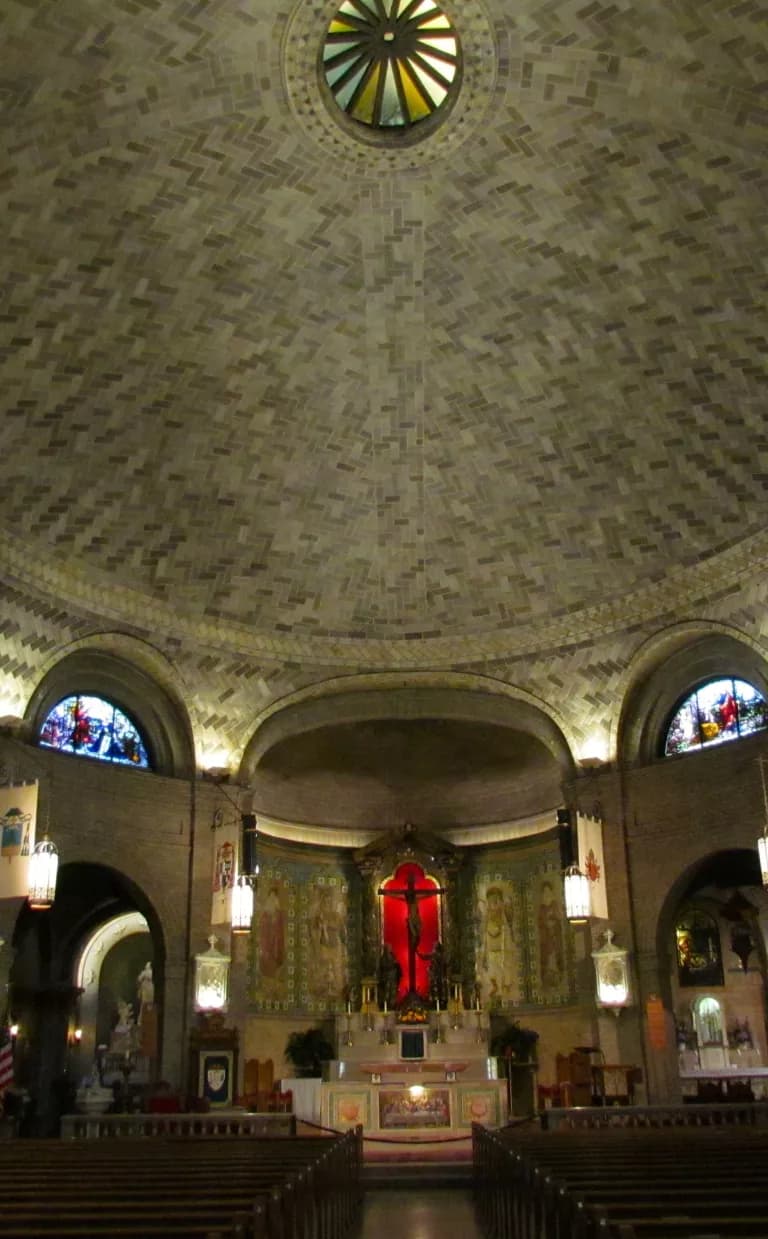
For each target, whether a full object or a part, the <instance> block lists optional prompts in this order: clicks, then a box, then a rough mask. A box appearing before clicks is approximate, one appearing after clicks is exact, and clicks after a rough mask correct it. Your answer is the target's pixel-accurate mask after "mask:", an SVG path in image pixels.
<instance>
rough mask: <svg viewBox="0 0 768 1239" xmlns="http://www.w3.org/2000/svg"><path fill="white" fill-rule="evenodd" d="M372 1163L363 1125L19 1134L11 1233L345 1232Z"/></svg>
mask: <svg viewBox="0 0 768 1239" xmlns="http://www.w3.org/2000/svg"><path fill="white" fill-rule="evenodd" d="M361 1164H362V1132H361V1130H360V1129H358V1130H357V1131H356V1132H350V1133H347V1134H346V1135H344V1136H340V1137H309V1138H303V1137H302V1138H294V1139H292V1140H285V1139H278V1140H274V1141H273V1140H265V1139H259V1138H251V1139H242V1140H237V1141H229V1140H218V1139H195V1140H193V1141H190V1140H187V1139H185V1138H183V1137H182V1138H177V1139H173V1138H167V1139H166V1138H156V1137H153V1138H145V1139H130V1138H121V1139H119V1140H90V1141H84V1140H83V1141H79V1140H78V1141H71V1142H65V1141H45V1140H42V1141H34V1140H24V1141H10V1142H7V1143H6V1144H5V1145H4V1146H3V1147H2V1148H0V1236H2V1237H3V1239H23V1237H26V1236H32V1235H36V1236H40V1237H42V1239H55V1237H58V1236H61V1237H62V1239H65V1237H68V1236H70V1235H72V1236H75V1235H77V1236H80V1239H85V1237H86V1236H90V1235H93V1236H96V1237H99V1239H101V1237H104V1239H106V1237H107V1236H114V1237H115V1239H116V1237H117V1236H125V1237H127V1236H132V1237H133V1239H162V1237H163V1236H166V1235H168V1236H170V1235H185V1234H188V1235H189V1236H190V1239H194V1237H196V1236H200V1237H203V1239H342V1237H343V1235H344V1234H345V1233H346V1231H347V1230H348V1229H349V1227H350V1226H351V1225H352V1222H353V1220H354V1218H355V1217H356V1215H357V1212H358V1209H359V1204H360V1172H361ZM43 1193H44V1197H43V1196H42V1194H43Z"/></svg>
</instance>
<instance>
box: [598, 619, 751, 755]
mask: <svg viewBox="0 0 768 1239" xmlns="http://www.w3.org/2000/svg"><path fill="white" fill-rule="evenodd" d="M719 676H735V677H736V678H737V679H743V680H746V681H747V682H748V683H750V684H753V685H754V686H755V688H757V689H758V690H759V691H760V692H761V693H762V694H763V695H764V696H766V697H768V661H766V657H765V652H764V651H763V649H762V647H761V646H759V645H758V643H757V642H755V641H753V640H751V639H749V638H748V637H747V636H746V635H744V634H743V633H741V632H739V631H738V630H736V629H732V628H728V627H726V626H725V625H722V624H709V623H705V622H703V621H701V622H696V623H686V624H676V625H674V626H673V627H670V628H667V629H664V631H663V632H660V633H657V634H655V635H654V636H653V637H652V638H651V639H650V640H649V641H648V642H646V643H645V645H644V646H642V647H641V649H640V650H639V651H638V652H637V654H636V655H635V658H634V660H633V662H632V665H631V667H630V669H629V672H628V675H627V684H628V688H627V691H626V693H625V696H624V701H623V704H622V709H621V718H620V722H619V733H618V755H619V760H620V761H622V762H624V763H627V764H633V763H636V762H642V763H647V762H651V761H654V760H656V759H657V758H658V756H659V743H660V739H661V735H662V730H663V728H664V725H665V723H666V721H667V720H668V718H669V717H670V715H671V713H672V711H673V709H674V707H675V705H676V704H677V702H678V701H680V700H681V698H683V697H684V696H685V695H686V693H687V692H688V691H693V689H694V688H695V687H696V685H698V684H702V683H704V682H706V681H707V680H713V679H716V678H717V677H719Z"/></svg>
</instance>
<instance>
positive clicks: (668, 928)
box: [655, 847, 768, 1010]
mask: <svg viewBox="0 0 768 1239" xmlns="http://www.w3.org/2000/svg"><path fill="white" fill-rule="evenodd" d="M714 877H717V878H718V880H719V881H721V882H722V883H723V885H724V886H731V885H732V886H734V887H750V888H753V889H754V891H755V895H756V897H757V898H758V900H759V903H758V916H757V920H758V924H759V925H760V930H761V939H762V941H761V946H760V954H761V960H762V964H763V967H765V962H766V937H765V931H766V924H767V923H768V895H766V896H765V897H764V898H763V897H761V896H760V895H759V894H758V892H759V891H761V890H762V887H761V881H760V865H759V862H758V858H757V852H756V850H752V849H750V848H744V847H734V848H729V849H722V848H720V849H716V850H713V851H709V852H707V853H705V854H703V855H701V856H699V857H697V858H696V859H695V860H692V861H691V862H690V863H689V864H688V865H687V866H686V867H685V868H684V869H683V870H681V872H680V873H679V874H678V875H677V877H676V878H675V879H674V880H673V881H672V883H671V884H670V886H669V888H668V890H667V893H666V895H665V896H664V898H663V900H662V902H661V905H660V908H659V914H658V918H657V922H656V951H655V954H656V960H657V963H658V981H659V987H660V992H661V996H662V998H663V1000H664V1004H665V1006H667V1007H668V1008H669V1009H670V1010H671V1009H672V1000H673V995H672V967H673V964H674V959H673V954H672V942H673V937H674V929H675V923H676V920H677V917H678V914H679V912H680V909H681V907H682V906H683V905H684V904H685V902H686V900H688V899H691V898H692V897H693V896H694V895H696V893H697V892H700V891H705V890H706V889H707V888H708V887H709V885H710V884H711V882H712V880H713V878H714ZM731 879H732V880H731ZM698 902H699V903H700V904H701V905H702V906H704V907H705V908H706V910H707V911H708V912H710V913H715V912H716V904H715V903H714V902H713V901H712V899H711V898H704V899H702V898H701V897H699V901H698Z"/></svg>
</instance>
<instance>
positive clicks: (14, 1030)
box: [8, 1024, 21, 1042]
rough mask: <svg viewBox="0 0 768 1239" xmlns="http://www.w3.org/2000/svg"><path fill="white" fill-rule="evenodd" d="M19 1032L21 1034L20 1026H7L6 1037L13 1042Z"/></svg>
mask: <svg viewBox="0 0 768 1239" xmlns="http://www.w3.org/2000/svg"><path fill="white" fill-rule="evenodd" d="M20 1032H21V1025H20V1024H9V1025H8V1036H9V1037H10V1038H11V1041H14V1042H15V1041H16V1039H17V1038H18V1035H19V1033H20Z"/></svg>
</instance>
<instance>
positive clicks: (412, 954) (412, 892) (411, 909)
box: [379, 870, 445, 994]
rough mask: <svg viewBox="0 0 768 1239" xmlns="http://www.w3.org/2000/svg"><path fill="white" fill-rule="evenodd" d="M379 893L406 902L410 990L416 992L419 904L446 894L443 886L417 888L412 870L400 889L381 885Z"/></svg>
mask: <svg viewBox="0 0 768 1239" xmlns="http://www.w3.org/2000/svg"><path fill="white" fill-rule="evenodd" d="M379 894H380V895H384V897H385V898H387V899H402V900H403V902H404V903H405V907H406V914H405V927H406V929H407V931H408V992H409V994H415V993H416V955H417V953H418V950H419V944H420V942H421V912H420V911H419V904H420V903H421V901H422V899H432V897H433V896H434V895H444V894H445V890H444V889H443V887H442V886H430V887H429V889H428V890H420V891H417V890H416V875H415V874H414V872H413V870H411V871H410V873H409V874H408V877H407V878H406V880H405V886H404V887H400V888H399V889H397V888H396V889H394V890H393V889H392V887H390V888H389V889H386V888H385V887H383V886H380V887H379Z"/></svg>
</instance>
